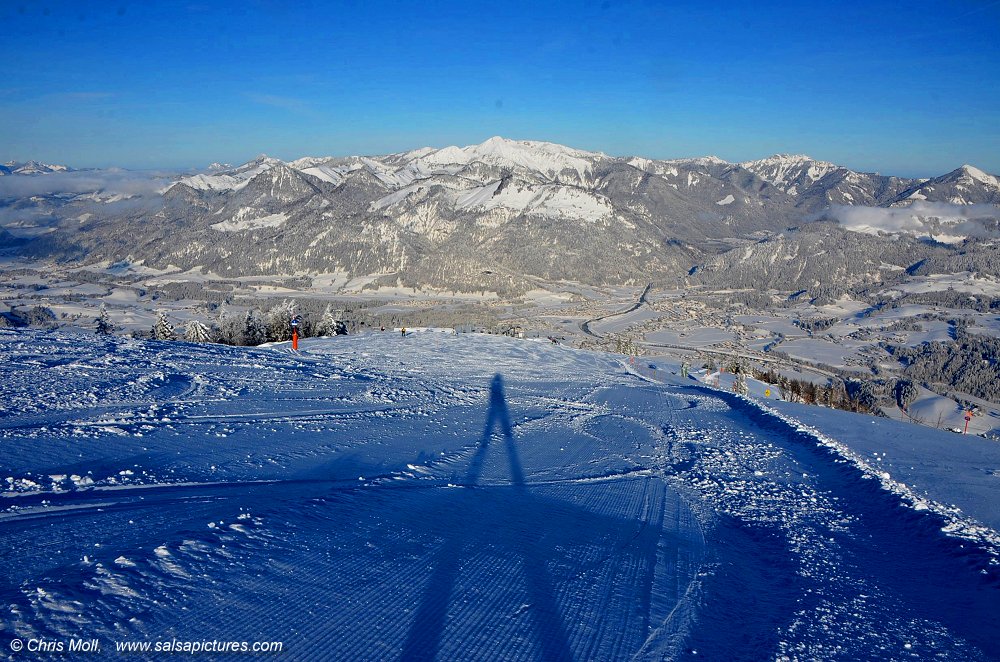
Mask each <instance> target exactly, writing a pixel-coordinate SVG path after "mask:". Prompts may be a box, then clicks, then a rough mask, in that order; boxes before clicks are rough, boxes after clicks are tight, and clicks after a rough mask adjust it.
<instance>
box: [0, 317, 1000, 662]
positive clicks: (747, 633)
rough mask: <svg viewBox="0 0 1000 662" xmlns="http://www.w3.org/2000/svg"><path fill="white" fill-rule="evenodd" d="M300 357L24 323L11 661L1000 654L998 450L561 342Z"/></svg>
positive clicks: (13, 343) (12, 402)
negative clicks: (195, 652) (275, 649)
mask: <svg viewBox="0 0 1000 662" xmlns="http://www.w3.org/2000/svg"><path fill="white" fill-rule="evenodd" d="M301 349H302V352H301V353H300V354H293V353H292V352H291V351H290V349H289V348H288V346H287V345H277V346H274V347H269V348H257V349H237V348H229V347H223V346H218V345H194V344H185V343H156V342H143V341H137V340H131V339H124V338H112V339H98V338H96V337H95V336H93V335H71V334H62V333H35V332H11V331H0V356H2V359H3V360H2V363H0V373H2V374H0V396H2V397H0V482H2V492H0V508H2V511H0V559H2V561H3V562H2V563H0V571H2V574H0V592H2V599H3V601H4V604H5V605H6V608H5V611H4V616H3V620H2V621H0V639H2V640H3V641H0V645H2V650H3V651H4V654H5V655H6V654H8V652H9V651H11V650H12V649H11V647H10V644H12V643H13V641H14V640H15V639H16V640H18V641H24V642H27V641H39V640H42V641H48V642H54V641H68V640H69V639H70V638H77V637H78V638H83V639H90V638H96V639H98V640H99V642H100V646H101V652H102V653H104V654H105V656H107V657H115V647H116V645H118V644H120V643H121V642H131V643H132V644H142V643H144V642H153V643H155V642H163V641H170V640H174V639H176V640H181V641H206V640H236V641H248V642H255V641H266V642H281V643H282V655H283V656H284V657H286V658H288V659H303V660H306V659H308V660H312V659H366V660H371V659H379V660H384V659H431V658H437V659H449V660H454V659H526V660H534V659H561V660H570V659H574V660H587V659H592V660H618V659H694V658H697V659H712V660H722V659H726V660H732V659H749V660H764V659H928V658H932V657H933V658H935V659H946V660H988V659H997V658H1000V566H998V564H997V558H998V557H997V551H998V549H1000V546H998V540H1000V537H998V534H997V532H996V527H997V526H1000V521H998V520H997V518H996V513H997V512H1000V445H998V444H996V443H993V442H987V441H985V440H983V439H981V438H975V437H960V436H957V435H951V434H945V433H937V432H935V431H930V430H927V429H926V428H919V427H916V426H911V425H906V424H901V423H894V422H892V421H887V420H884V419H882V420H879V421H877V422H876V421H874V419H872V418H870V417H866V416H859V415H854V414H847V413H842V412H833V411H827V410H822V409H820V408H816V407H813V408H808V409H807V408H803V407H798V408H796V407H785V406H782V408H781V409H777V410H776V409H771V407H773V406H776V405H775V403H773V402H772V403H769V404H768V405H766V406H765V405H763V404H759V403H757V402H756V401H755V400H752V399H744V398H739V397H736V396H733V395H731V394H728V393H725V392H723V391H713V390H711V389H709V388H707V387H705V386H702V385H699V384H697V383H695V382H694V381H693V380H687V381H684V382H681V381H678V379H677V378H676V377H673V376H671V375H670V374H669V373H667V372H665V371H663V370H662V369H661V370H650V369H648V368H646V369H645V370H644V372H646V373H648V374H649V376H650V377H652V379H649V378H647V377H641V376H638V375H634V374H631V373H629V372H628V371H627V370H626V368H625V365H624V364H623V363H621V362H620V361H619V360H618V359H617V358H616V357H614V356H611V355H605V354H596V353H588V352H584V351H579V350H573V349H568V348H564V347H559V346H554V345H552V344H551V343H548V342H532V341H523V340H522V341H519V340H514V339H508V338H502V337H493V336H481V335H458V336H456V335H451V334H444V333H414V334H411V335H409V336H407V337H405V338H403V337H400V335H399V334H394V333H384V334H370V335H361V336H351V337H339V338H332V339H308V340H306V341H304V342H303V343H302V345H301ZM799 419H801V422H800V420H799ZM804 423H807V424H808V425H804ZM911 483H912V484H911ZM116 642H118V644H116ZM123 655H124V654H123ZM128 656H129V657H139V658H142V657H143V656H144V655H143V654H141V653H139V654H135V653H133V654H129V655H128ZM10 657H11V659H24V658H25V657H27V655H26V654H23V655H22V656H20V657H19V656H18V655H16V654H11V655H10ZM145 657H150V658H152V657H157V656H156V655H154V654H152V653H150V654H147V655H145ZM237 657H238V656H237ZM227 659H228V658H227Z"/></svg>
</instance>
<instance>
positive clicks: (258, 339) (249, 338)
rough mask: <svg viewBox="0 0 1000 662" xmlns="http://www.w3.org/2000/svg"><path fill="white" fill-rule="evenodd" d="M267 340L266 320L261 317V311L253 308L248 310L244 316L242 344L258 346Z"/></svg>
mask: <svg viewBox="0 0 1000 662" xmlns="http://www.w3.org/2000/svg"><path fill="white" fill-rule="evenodd" d="M266 340H267V330H266V329H265V328H264V321H263V320H261V318H260V311H258V310H256V309H254V308H252V309H250V310H248V311H247V314H246V317H244V318H243V338H242V344H243V345H248V346H251V347H253V346H256V345H259V344H261V343H263V342H266Z"/></svg>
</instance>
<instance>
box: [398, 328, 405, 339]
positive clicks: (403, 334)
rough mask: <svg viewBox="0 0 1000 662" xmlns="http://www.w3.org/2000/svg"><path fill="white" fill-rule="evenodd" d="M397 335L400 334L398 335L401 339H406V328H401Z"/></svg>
mask: <svg viewBox="0 0 1000 662" xmlns="http://www.w3.org/2000/svg"><path fill="white" fill-rule="evenodd" d="M399 333H400V335H401V336H402V337H404V338H405V337H406V327H405V326H404V327H403V328H402V329H400V330H399Z"/></svg>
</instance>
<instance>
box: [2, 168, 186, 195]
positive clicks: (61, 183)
mask: <svg viewBox="0 0 1000 662" xmlns="http://www.w3.org/2000/svg"><path fill="white" fill-rule="evenodd" d="M175 176H176V173H171V172H163V171H152V172H147V171H134V170H118V169H111V170H83V171H78V172H55V173H51V174H46V175H7V176H4V177H0V200H10V199H16V198H27V197H31V196H33V195H58V194H65V193H75V194H80V193H96V192H104V193H108V194H112V195H115V194H119V195H127V196H136V195H140V196H141V195H151V194H155V193H156V192H158V191H160V190H161V189H163V188H164V187H166V186H167V185H169V184H170V182H171V181H173V179H174V177H175Z"/></svg>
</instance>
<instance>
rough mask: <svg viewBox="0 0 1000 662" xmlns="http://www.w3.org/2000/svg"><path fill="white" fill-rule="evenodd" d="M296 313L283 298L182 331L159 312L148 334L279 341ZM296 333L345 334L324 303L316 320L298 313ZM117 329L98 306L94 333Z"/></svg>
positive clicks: (240, 342) (225, 341)
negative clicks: (267, 306) (273, 303)
mask: <svg viewBox="0 0 1000 662" xmlns="http://www.w3.org/2000/svg"><path fill="white" fill-rule="evenodd" d="M296 316H299V315H298V313H297V312H296V309H295V305H294V304H293V303H292V302H289V301H284V302H282V303H281V304H278V305H277V306H274V307H272V308H270V309H268V310H267V311H266V312H265V311H261V310H260V309H258V308H251V309H249V310H247V311H246V312H245V313H243V314H240V315H230V314H228V313H227V312H226V311H225V310H223V311H222V312H220V313H219V316H218V318H217V319H216V320H215V321H214V322H211V323H209V324H205V323H204V322H202V321H201V320H197V319H194V320H190V321H189V322H187V323H186V324H185V325H184V326H183V329H182V330H178V329H177V328H176V327H175V326H174V324H173V323H172V322H171V321H170V319H169V318H168V317H167V314H166V313H165V312H163V311H160V312H159V313H158V314H157V317H156V322H155V323H154V324H153V327H152V329H150V332H149V337H151V338H153V339H154V340H186V341H188V342H214V343H222V344H224V345H239V346H248V347H249V346H256V345H260V344H262V343H265V342H283V341H288V340H291V338H292V325H291V322H292V318H294V317H296ZM299 317H300V319H299V326H298V333H299V336H300V337H302V338H308V337H312V336H335V335H344V334H346V333H347V323H346V322H345V321H344V320H343V319H341V315H340V314H339V312H335V311H334V310H333V307H332V305H327V307H326V310H324V311H323V314H322V316H321V317H320V319H319V320H318V321H315V322H314V321H313V320H312V319H310V318H309V317H308V316H299ZM116 331H117V327H116V325H115V324H114V322H112V321H111V318H110V316H109V315H108V311H107V308H106V307H105V306H104V305H102V306H101V310H100V312H99V314H98V317H97V333H99V334H104V335H110V334H113V333H115V332H116Z"/></svg>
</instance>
